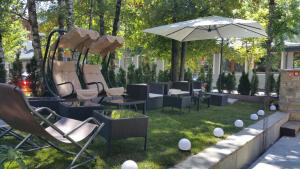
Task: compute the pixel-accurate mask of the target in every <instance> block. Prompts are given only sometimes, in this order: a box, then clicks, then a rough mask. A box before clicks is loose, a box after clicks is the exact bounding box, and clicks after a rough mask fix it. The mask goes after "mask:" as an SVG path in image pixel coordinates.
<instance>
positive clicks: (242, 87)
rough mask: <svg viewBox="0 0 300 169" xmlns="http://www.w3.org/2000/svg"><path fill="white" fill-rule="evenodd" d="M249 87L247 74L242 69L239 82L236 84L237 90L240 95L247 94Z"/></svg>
mask: <svg viewBox="0 0 300 169" xmlns="http://www.w3.org/2000/svg"><path fill="white" fill-rule="evenodd" d="M250 88H251V87H250V82H249V78H248V74H247V73H245V72H244V71H243V73H242V76H241V78H240V83H239V85H238V92H239V93H240V94H241V95H249V93H250Z"/></svg>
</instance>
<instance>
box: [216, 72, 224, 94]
mask: <svg viewBox="0 0 300 169" xmlns="http://www.w3.org/2000/svg"><path fill="white" fill-rule="evenodd" d="M216 86H217V88H218V91H219V93H222V91H223V90H224V89H225V87H226V75H225V73H224V72H223V73H221V74H220V75H219V77H218V80H217V84H216Z"/></svg>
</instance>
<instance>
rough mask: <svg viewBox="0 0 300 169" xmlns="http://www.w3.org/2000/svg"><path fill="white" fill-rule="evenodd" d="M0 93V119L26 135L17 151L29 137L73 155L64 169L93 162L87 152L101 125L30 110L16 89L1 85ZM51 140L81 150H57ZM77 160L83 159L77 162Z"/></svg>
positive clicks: (49, 110) (92, 158)
mask: <svg viewBox="0 0 300 169" xmlns="http://www.w3.org/2000/svg"><path fill="white" fill-rule="evenodd" d="M0 93H1V95H0V107H1V109H0V118H1V119H3V121H5V122H6V123H7V124H8V125H9V126H10V127H11V128H13V129H16V130H20V131H23V132H26V133H29V135H28V136H26V137H25V138H24V140H23V141H21V142H20V143H19V144H18V145H17V146H16V147H15V148H16V149H20V148H21V147H22V145H23V144H25V143H26V142H27V141H28V140H29V139H30V138H31V137H33V136H36V137H37V138H39V139H40V140H42V141H45V142H46V143H47V144H48V145H50V146H53V147H54V148H56V149H57V150H60V151H62V152H65V153H69V154H72V155H75V158H74V159H73V161H72V162H71V163H70V165H69V166H68V167H67V168H68V169H71V168H76V167H79V166H82V165H84V164H87V163H88V162H90V161H92V160H94V159H95V157H93V156H92V155H90V154H89V153H88V152H87V151H86V149H87V147H88V145H89V144H90V143H91V142H92V141H93V139H94V138H95V137H96V136H97V135H98V133H99V131H100V130H101V128H102V127H103V124H101V123H99V122H98V121H97V120H95V119H94V118H89V119H87V120H85V121H83V122H82V121H78V120H74V119H69V118H65V117H61V116H59V115H58V114H56V112H54V111H52V110H51V109H49V108H46V107H42V108H36V109H32V107H31V106H30V105H29V104H28V102H27V100H26V99H25V97H24V95H23V93H22V92H21V91H20V90H19V89H17V88H16V87H15V86H11V85H8V84H0ZM45 111H46V112H47V114H44V113H45ZM41 112H43V114H41ZM44 115H45V116H44ZM52 121H53V123H52ZM24 126H26V127H24ZM84 139H87V141H86V142H85V144H84V145H81V144H79V142H81V141H83V140H84ZM52 141H55V142H59V143H65V144H73V145H74V146H76V147H77V148H79V149H80V151H79V152H78V153H74V152H70V151H66V150H64V149H62V148H60V147H58V146H57V145H56V144H54V143H53V142H52ZM24 151H26V150H24ZM27 151H30V150H27ZM79 157H81V158H82V160H83V159H84V160H83V161H81V162H77V160H78V159H79ZM3 162H4V161H1V163H3Z"/></svg>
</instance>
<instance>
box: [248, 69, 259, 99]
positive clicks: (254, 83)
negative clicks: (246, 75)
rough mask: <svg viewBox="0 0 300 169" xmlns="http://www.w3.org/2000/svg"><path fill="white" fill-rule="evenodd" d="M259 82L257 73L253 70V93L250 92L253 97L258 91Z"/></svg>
mask: <svg viewBox="0 0 300 169" xmlns="http://www.w3.org/2000/svg"><path fill="white" fill-rule="evenodd" d="M258 82H259V81H258V77H257V74H256V71H255V70H253V76H252V79H251V91H250V94H251V96H254V94H255V93H256V92H257V91H258Z"/></svg>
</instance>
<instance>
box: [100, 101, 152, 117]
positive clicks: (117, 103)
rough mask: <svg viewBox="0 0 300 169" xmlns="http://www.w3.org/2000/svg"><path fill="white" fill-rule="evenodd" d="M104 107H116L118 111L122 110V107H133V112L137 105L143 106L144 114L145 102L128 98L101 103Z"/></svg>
mask: <svg viewBox="0 0 300 169" xmlns="http://www.w3.org/2000/svg"><path fill="white" fill-rule="evenodd" d="M103 104H104V105H109V106H117V107H118V109H120V108H121V109H122V108H123V107H126V106H128V107H131V106H134V109H135V111H137V105H139V104H142V105H143V114H145V113H146V101H145V100H134V99H130V98H122V99H112V100H107V101H104V102H103Z"/></svg>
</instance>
